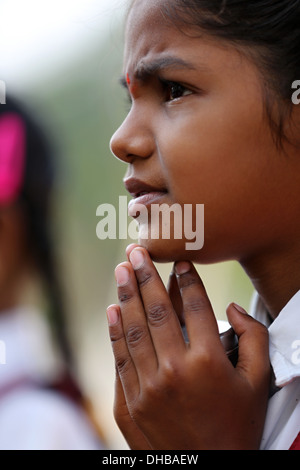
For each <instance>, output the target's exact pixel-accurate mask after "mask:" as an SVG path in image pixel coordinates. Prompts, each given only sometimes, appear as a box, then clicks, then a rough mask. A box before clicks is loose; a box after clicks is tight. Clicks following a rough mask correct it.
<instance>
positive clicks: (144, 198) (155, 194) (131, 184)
mask: <svg viewBox="0 0 300 470" xmlns="http://www.w3.org/2000/svg"><path fill="white" fill-rule="evenodd" d="M124 184H125V188H126V189H127V191H128V192H129V193H130V194H131V196H132V197H133V199H132V200H131V201H130V203H129V206H128V209H129V215H132V216H134V214H135V213H136V207H135V206H136V205H137V204H142V205H144V206H147V205H149V204H153V203H154V202H157V203H158V200H159V199H160V198H162V197H163V196H164V195H165V194H166V193H167V192H168V191H167V189H166V188H163V187H162V186H158V185H152V184H149V183H146V182H144V181H141V180H139V179H136V178H128V179H126V180H124Z"/></svg>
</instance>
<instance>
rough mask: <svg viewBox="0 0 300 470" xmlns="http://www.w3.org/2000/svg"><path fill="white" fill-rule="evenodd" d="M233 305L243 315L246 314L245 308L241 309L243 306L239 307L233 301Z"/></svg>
mask: <svg viewBox="0 0 300 470" xmlns="http://www.w3.org/2000/svg"><path fill="white" fill-rule="evenodd" d="M233 306H234V308H235V309H236V310H237V311H238V312H240V313H243V314H244V315H248V313H247V312H246V310H245V309H243V307H240V306H239V305H238V304H235V303H233Z"/></svg>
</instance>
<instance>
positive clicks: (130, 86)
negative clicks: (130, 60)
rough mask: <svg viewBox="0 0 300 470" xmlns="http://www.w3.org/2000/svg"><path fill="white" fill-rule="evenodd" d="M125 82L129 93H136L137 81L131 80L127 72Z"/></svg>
mask: <svg viewBox="0 0 300 470" xmlns="http://www.w3.org/2000/svg"><path fill="white" fill-rule="evenodd" d="M126 83H127V86H128V89H129V92H130V94H131V95H132V96H134V95H136V94H137V91H138V83H137V82H135V83H133V82H132V80H131V78H130V76H129V73H127V74H126Z"/></svg>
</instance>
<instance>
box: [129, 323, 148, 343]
mask: <svg viewBox="0 0 300 470" xmlns="http://www.w3.org/2000/svg"><path fill="white" fill-rule="evenodd" d="M144 337H145V330H144V329H143V328H142V327H140V326H135V325H133V326H130V327H129V328H128V330H127V333H126V338H127V344H128V346H130V347H131V348H134V347H136V346H138V345H139V344H140V343H141V342H142V340H143V339H144Z"/></svg>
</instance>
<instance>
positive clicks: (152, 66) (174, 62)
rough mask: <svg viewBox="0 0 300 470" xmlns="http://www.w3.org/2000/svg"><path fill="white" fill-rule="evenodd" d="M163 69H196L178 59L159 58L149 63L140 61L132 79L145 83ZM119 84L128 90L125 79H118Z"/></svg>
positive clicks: (169, 57)
mask: <svg viewBox="0 0 300 470" xmlns="http://www.w3.org/2000/svg"><path fill="white" fill-rule="evenodd" d="M165 69H188V70H196V67H195V66H194V65H193V64H191V63H190V62H187V61H185V60H184V59H181V58H180V57H173V56H168V57H161V58H159V59H156V60H153V61H151V62H145V61H141V62H140V63H139V64H138V65H137V67H136V69H135V72H134V78H135V79H136V80H138V81H141V82H145V81H146V80H148V79H149V78H150V77H152V76H153V75H155V74H157V73H158V72H161V71H162V70H165ZM120 83H121V85H122V86H123V87H124V88H128V83H127V79H126V78H125V77H121V78H120Z"/></svg>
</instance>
